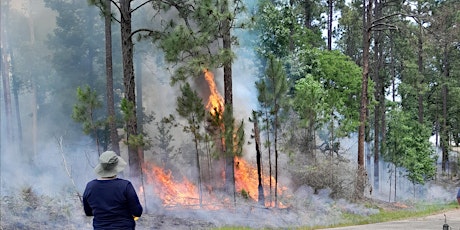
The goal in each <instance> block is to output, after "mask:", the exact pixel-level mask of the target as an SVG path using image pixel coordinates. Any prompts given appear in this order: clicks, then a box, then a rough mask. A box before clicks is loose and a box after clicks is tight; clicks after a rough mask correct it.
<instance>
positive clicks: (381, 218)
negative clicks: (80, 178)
mask: <svg viewBox="0 0 460 230" xmlns="http://www.w3.org/2000/svg"><path fill="white" fill-rule="evenodd" d="M455 208H458V203H457V202H456V201H455V202H451V203H448V204H416V205H414V206H413V207H411V208H404V209H398V210H394V209H393V210H386V209H382V208H379V210H380V211H379V212H378V213H376V214H372V215H369V216H361V215H354V214H348V213H345V214H343V219H344V220H345V221H344V222H342V223H340V224H336V225H327V226H311V227H307V226H306V227H300V228H292V229H293V230H294V229H295V230H312V229H322V228H336V227H346V226H352V225H363V224H373V223H380V222H387V221H396V220H403V219H409V218H416V217H424V216H429V215H432V214H437V213H440V212H443V211H446V210H452V209H455ZM283 229H286V228H283ZM289 229H291V228H289ZM215 230H251V228H247V227H221V228H216V229H215Z"/></svg>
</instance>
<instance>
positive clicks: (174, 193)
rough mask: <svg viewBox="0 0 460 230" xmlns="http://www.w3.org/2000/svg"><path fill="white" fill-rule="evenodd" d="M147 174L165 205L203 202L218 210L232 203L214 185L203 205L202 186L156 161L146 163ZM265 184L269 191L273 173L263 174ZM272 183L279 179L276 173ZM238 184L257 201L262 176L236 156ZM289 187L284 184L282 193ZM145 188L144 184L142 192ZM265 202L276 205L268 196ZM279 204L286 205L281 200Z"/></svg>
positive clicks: (207, 193)
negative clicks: (216, 193)
mask: <svg viewBox="0 0 460 230" xmlns="http://www.w3.org/2000/svg"><path fill="white" fill-rule="evenodd" d="M143 171H144V174H145V175H146V180H147V184H148V185H151V186H152V187H153V191H154V193H155V194H156V195H157V196H158V197H159V198H160V199H161V201H162V203H163V206H164V207H181V206H187V207H189V208H200V206H203V207H205V208H206V209H211V210H215V209H218V208H219V207H221V206H224V205H225V204H227V203H229V199H226V200H221V199H218V198H216V196H214V195H213V194H211V192H212V188H211V189H207V190H208V192H205V193H203V195H205V196H203V198H202V204H201V205H200V200H199V193H198V187H197V186H196V185H195V184H194V183H192V182H191V181H189V180H188V179H187V178H185V177H183V179H182V180H181V181H178V180H175V179H174V177H173V176H172V174H171V171H169V170H164V169H163V168H161V167H158V166H156V165H154V164H153V163H145V165H144V170H143ZM262 178H263V187H264V195H265V197H267V195H269V177H268V176H263V177H262ZM272 183H275V180H274V178H273V177H272ZM235 186H236V190H237V191H238V192H241V191H242V190H243V189H244V190H245V191H246V192H248V194H249V197H250V198H251V199H252V200H254V201H257V199H258V198H257V197H258V177H257V169H256V168H255V167H253V166H252V165H250V164H249V163H248V162H247V161H245V160H244V159H243V158H238V157H235ZM203 187H209V185H203ZM283 190H285V188H281V189H279V190H278V191H279V192H278V194H279V195H281V192H282V191H283ZM143 191H144V188H143V187H141V188H140V192H141V193H142V192H143ZM265 200H266V203H265V205H267V206H273V204H270V203H269V201H268V199H267V198H266V199H265ZM279 207H285V206H284V205H282V204H281V203H279Z"/></svg>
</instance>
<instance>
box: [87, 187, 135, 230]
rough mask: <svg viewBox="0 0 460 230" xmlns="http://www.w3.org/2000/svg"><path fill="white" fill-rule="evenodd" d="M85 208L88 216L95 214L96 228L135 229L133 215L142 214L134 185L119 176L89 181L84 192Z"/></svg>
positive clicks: (94, 223)
mask: <svg viewBox="0 0 460 230" xmlns="http://www.w3.org/2000/svg"><path fill="white" fill-rule="evenodd" d="M83 208H84V210H85V214H86V215H87V216H94V218H93V227H94V229H95V230H96V229H98V230H105V229H124V230H125V229H126V230H127V229H134V227H135V226H136V223H135V222H134V218H133V217H134V216H137V217H140V216H141V214H142V206H141V204H140V202H139V198H138V197H137V194H136V191H135V190H134V187H133V185H132V184H131V182H129V181H128V180H123V179H119V178H116V179H112V180H92V181H90V182H88V184H87V185H86V188H85V192H84V193H83Z"/></svg>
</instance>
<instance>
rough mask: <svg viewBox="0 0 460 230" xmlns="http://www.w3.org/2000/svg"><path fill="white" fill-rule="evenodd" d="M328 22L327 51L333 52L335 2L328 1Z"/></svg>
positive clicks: (332, 0)
mask: <svg viewBox="0 0 460 230" xmlns="http://www.w3.org/2000/svg"><path fill="white" fill-rule="evenodd" d="M327 3H328V8H329V13H328V20H327V49H328V50H332V18H333V17H332V16H333V15H332V14H333V12H334V10H333V9H334V0H328V1H327Z"/></svg>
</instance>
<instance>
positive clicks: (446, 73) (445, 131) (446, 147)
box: [441, 43, 449, 173]
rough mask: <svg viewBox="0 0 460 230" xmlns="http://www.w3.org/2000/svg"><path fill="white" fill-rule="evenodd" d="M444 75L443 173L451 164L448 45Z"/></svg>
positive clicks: (445, 54)
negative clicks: (448, 121) (448, 112)
mask: <svg viewBox="0 0 460 230" xmlns="http://www.w3.org/2000/svg"><path fill="white" fill-rule="evenodd" d="M442 66H443V70H442V75H443V77H444V80H443V81H442V82H443V83H442V89H441V93H442V95H441V97H442V124H441V148H442V172H444V173H445V172H446V171H447V170H448V167H449V165H448V163H449V135H448V134H449V131H448V129H447V119H448V117H447V116H448V114H447V95H448V89H447V81H448V78H449V61H448V45H447V43H446V44H444V57H443V59H442Z"/></svg>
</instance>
